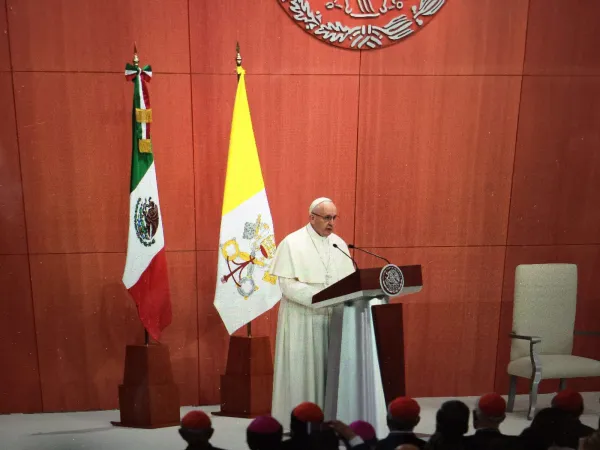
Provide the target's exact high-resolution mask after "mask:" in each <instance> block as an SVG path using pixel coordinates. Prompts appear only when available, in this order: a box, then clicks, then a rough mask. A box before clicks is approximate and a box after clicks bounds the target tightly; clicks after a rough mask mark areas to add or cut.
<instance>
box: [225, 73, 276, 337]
mask: <svg viewBox="0 0 600 450" xmlns="http://www.w3.org/2000/svg"><path fill="white" fill-rule="evenodd" d="M238 74H239V81H238V87H237V92H236V96H235V104H234V107H233V120H232V123H231V135H230V139H229V155H228V157H227V174H226V176H225V192H224V194H223V209H222V212H221V231H220V238H219V254H218V263H217V287H216V292H215V301H214V305H215V307H216V308H217V311H219V315H220V316H221V319H222V320H223V323H224V324H225V327H226V328H227V331H228V332H229V334H232V333H233V332H234V331H235V330H237V329H238V328H240V327H241V326H243V325H245V324H247V323H248V322H250V321H251V320H252V319H255V318H256V317H258V316H260V315H261V314H262V313H264V312H266V311H268V310H269V309H271V308H272V307H273V306H275V305H276V304H277V302H278V301H279V299H280V298H281V291H280V290H279V286H277V277H275V276H274V275H271V274H270V273H269V271H268V270H267V269H268V267H269V265H270V263H271V260H272V258H273V256H274V254H275V231H274V229H273V219H272V218H271V210H270V209H269V201H268V200H267V193H266V190H265V183H264V181H263V177H262V171H261V168H260V161H259V159H258V149H257V148H256V141H255V140H254V131H253V130H252V120H251V118H250V107H249V105H248V96H247V95H246V81H245V76H244V74H245V72H244V69H242V68H241V67H238Z"/></svg>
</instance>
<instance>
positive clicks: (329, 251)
mask: <svg viewBox="0 0 600 450" xmlns="http://www.w3.org/2000/svg"><path fill="white" fill-rule="evenodd" d="M336 219H337V208H336V206H335V205H334V204H333V202H332V201H331V200H330V199H328V198H324V197H323V198H318V199H316V200H315V201H314V202H312V204H311V205H310V207H309V223H308V224H307V225H306V226H304V227H302V228H300V229H299V230H297V231H295V232H293V233H292V234H290V235H289V236H287V237H286V238H285V239H284V240H283V241H282V242H281V243H280V244H279V246H278V248H277V251H276V253H275V257H274V259H273V262H272V264H271V268H270V272H271V273H272V274H273V275H276V276H277V277H278V278H279V285H280V287H281V290H282V292H283V298H282V299H281V304H280V307H279V319H278V323H277V339H276V345H275V377H274V383H273V384H274V386H273V404H272V410H271V414H272V415H273V416H274V417H275V418H276V419H277V420H279V421H280V422H281V423H282V424H283V425H284V427H287V424H289V420H290V413H291V411H292V409H293V408H294V407H296V406H297V405H298V404H300V403H302V402H305V401H309V402H314V403H316V404H318V405H319V406H321V407H322V408H324V407H325V386H326V381H327V380H326V377H327V362H328V358H327V357H328V350H329V338H330V322H331V318H332V308H320V309H315V308H313V307H312V297H313V295H315V294H317V293H318V292H320V291H321V290H323V289H325V288H326V287H328V286H331V285H332V284H335V283H336V282H338V281H339V280H341V279H342V278H345V277H346V276H348V275H350V274H352V273H353V272H354V265H353V263H352V260H351V259H350V258H348V257H347V256H346V255H344V254H343V253H342V252H341V251H340V249H341V250H343V251H344V252H345V253H347V254H348V253H349V252H348V246H347V245H346V243H345V242H344V241H343V240H342V239H341V238H340V237H339V236H337V235H336V234H334V233H333V230H334V228H335V224H336ZM334 244H336V245H337V246H338V247H339V249H336V248H334V246H333V245H334ZM381 303H385V300H383V299H372V300H370V301H361V300H357V301H354V302H353V303H352V304H350V305H347V306H342V305H340V306H336V307H335V308H336V309H335V312H334V313H333V314H335V317H337V318H338V319H337V320H338V321H339V319H340V317H342V318H343V320H342V327H341V328H342V336H341V342H342V344H341V353H340V362H339V373H340V376H339V378H338V380H339V381H338V383H337V384H338V386H337V391H338V392H337V401H336V402H335V404H336V407H335V409H336V413H335V415H336V418H337V419H340V420H342V421H344V422H346V423H350V422H352V421H354V420H359V419H361V420H367V421H368V422H370V423H371V424H372V425H373V426H374V427H375V429H376V431H377V434H378V435H379V436H385V435H387V433H388V429H387V423H386V422H387V421H386V416H387V408H386V404H385V399H384V394H383V385H382V382H381V376H380V372H379V362H378V359H377V349H376V344H375V334H374V331H373V327H372V320H373V317H372V312H371V307H372V306H374V305H377V304H381ZM340 315H341V316H340ZM337 332H339V329H338V330H337ZM332 368H333V366H332ZM333 372H335V370H333ZM332 418H333V417H326V419H332Z"/></svg>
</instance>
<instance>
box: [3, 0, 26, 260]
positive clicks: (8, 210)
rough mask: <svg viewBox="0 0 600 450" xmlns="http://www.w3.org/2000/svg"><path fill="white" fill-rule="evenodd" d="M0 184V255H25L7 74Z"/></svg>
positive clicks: (9, 80)
mask: <svg viewBox="0 0 600 450" xmlns="http://www.w3.org/2000/svg"><path fill="white" fill-rule="evenodd" d="M0 6H2V5H0ZM0 180H2V181H1V182H0V210H1V211H2V212H1V213H0V230H2V232H1V233H0V254H2V253H4V254H15V253H16V254H24V253H27V236H26V231H25V214H24V212H23V190H22V186H21V165H20V163H19V147H18V145H17V126H16V123H15V108H14V101H13V85H12V75H11V74H10V73H8V72H7V73H0Z"/></svg>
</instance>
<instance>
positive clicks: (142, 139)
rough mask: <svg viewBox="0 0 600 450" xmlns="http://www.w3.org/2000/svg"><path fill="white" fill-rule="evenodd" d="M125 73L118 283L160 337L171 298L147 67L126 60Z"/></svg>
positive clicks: (168, 320)
mask: <svg viewBox="0 0 600 450" xmlns="http://www.w3.org/2000/svg"><path fill="white" fill-rule="evenodd" d="M125 77H126V79H127V80H129V81H133V83H134V86H135V88H134V93H133V114H132V115H133V119H132V122H133V150H132V155H131V186H130V193H129V238H128V244H127V261H126V263H125V272H124V273H123V284H125V287H126V288H127V290H128V291H129V293H130V294H131V296H132V297H133V299H134V301H135V304H136V305H137V310H138V315H139V317H140V320H141V322H142V324H143V325H144V328H145V329H146V330H147V331H148V334H149V335H150V336H152V337H153V338H154V339H156V340H158V339H160V333H161V332H162V330H164V329H165V328H166V327H167V326H168V325H169V324H170V323H171V299H170V295H169V279H168V274H167V260H166V256H165V238H164V235H163V222H162V215H161V210H160V201H159V199H158V185H157V183H156V169H155V166H154V155H153V153H152V141H151V139H150V126H151V123H152V109H151V108H150V97H149V95H148V86H147V83H148V82H149V81H150V79H151V78H152V68H151V67H150V66H145V67H144V68H140V67H138V66H137V65H135V66H133V65H130V64H127V65H126V66H125Z"/></svg>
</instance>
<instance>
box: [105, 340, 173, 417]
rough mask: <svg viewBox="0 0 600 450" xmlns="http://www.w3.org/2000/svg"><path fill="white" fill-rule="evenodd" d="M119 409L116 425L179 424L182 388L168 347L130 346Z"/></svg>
mask: <svg viewBox="0 0 600 450" xmlns="http://www.w3.org/2000/svg"><path fill="white" fill-rule="evenodd" d="M119 409H120V413H121V421H120V422H111V423H112V424H113V425H115V426H120V427H128V428H146V429H148V428H162V427H172V426H177V425H179V423H180V418H179V416H180V414H179V391H178V388H177V385H176V384H175V382H174V380H173V374H172V372H171V360H170V358H169V350H168V349H167V348H166V347H164V346H162V345H148V346H146V345H128V346H127V349H126V355H125V376H124V381H123V384H122V385H120V386H119Z"/></svg>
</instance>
